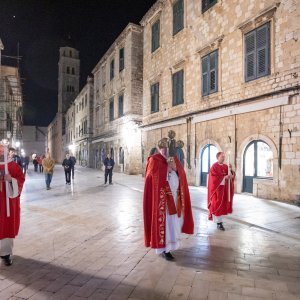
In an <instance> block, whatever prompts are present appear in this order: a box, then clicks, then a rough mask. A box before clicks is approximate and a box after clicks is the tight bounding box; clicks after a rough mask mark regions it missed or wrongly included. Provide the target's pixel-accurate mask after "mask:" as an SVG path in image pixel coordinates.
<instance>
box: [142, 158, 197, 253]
mask: <svg viewBox="0 0 300 300" xmlns="http://www.w3.org/2000/svg"><path fill="white" fill-rule="evenodd" d="M175 162H176V167H177V173H178V177H179V192H178V193H179V197H178V199H177V201H178V202H177V210H176V208H175V211H174V212H173V209H174V205H173V206H172V212H171V211H170V208H171V206H170V204H171V203H172V201H173V202H174V199H173V197H172V193H170V187H169V183H168V181H167V172H168V163H167V160H166V159H165V158H164V157H163V156H162V155H161V154H160V153H158V154H154V155H152V156H150V157H149V158H148V162H147V167H146V176H145V187H144V206H143V209H144V233H145V246H146V247H151V248H156V249H157V248H165V241H166V236H165V234H166V213H167V210H166V208H167V207H168V210H169V212H170V214H174V213H177V215H178V216H181V215H182V217H183V225H182V228H181V231H182V232H183V233H187V234H193V232H194V221H193V215H192V208H191V201H190V194H189V190H188V185H187V180H186V176H185V172H184V169H183V167H182V166H181V164H180V161H179V160H178V159H177V158H175ZM169 203H170V204H169Z"/></svg>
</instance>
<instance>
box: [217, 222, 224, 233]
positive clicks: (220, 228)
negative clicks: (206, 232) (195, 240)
mask: <svg viewBox="0 0 300 300" xmlns="http://www.w3.org/2000/svg"><path fill="white" fill-rule="evenodd" d="M217 228H218V229H219V230H222V231H225V228H224V226H223V223H222V222H221V223H217Z"/></svg>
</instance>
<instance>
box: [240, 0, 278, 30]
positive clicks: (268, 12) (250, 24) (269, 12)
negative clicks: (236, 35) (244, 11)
mask: <svg viewBox="0 0 300 300" xmlns="http://www.w3.org/2000/svg"><path fill="white" fill-rule="evenodd" d="M279 5H280V1H277V2H275V3H274V4H273V5H271V6H268V7H267V8H265V9H263V10H261V11H260V12H259V13H258V15H256V16H255V17H252V18H249V19H247V20H246V21H244V22H243V23H241V24H239V25H238V26H237V28H238V29H240V30H241V31H242V32H243V33H245V32H248V31H250V30H252V29H254V28H256V27H258V26H260V25H261V24H262V23H265V22H267V21H269V20H270V19H271V18H273V16H274V14H275V12H276V10H277V8H278V7H279Z"/></svg>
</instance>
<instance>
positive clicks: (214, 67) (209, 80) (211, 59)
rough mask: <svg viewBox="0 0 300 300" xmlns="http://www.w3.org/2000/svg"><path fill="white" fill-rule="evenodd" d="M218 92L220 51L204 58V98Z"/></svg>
mask: <svg viewBox="0 0 300 300" xmlns="http://www.w3.org/2000/svg"><path fill="white" fill-rule="evenodd" d="M217 91H218V50H217V51H214V52H212V53H210V54H208V55H206V56H204V57H203V58H202V96H206V95H209V94H212V93H215V92H217Z"/></svg>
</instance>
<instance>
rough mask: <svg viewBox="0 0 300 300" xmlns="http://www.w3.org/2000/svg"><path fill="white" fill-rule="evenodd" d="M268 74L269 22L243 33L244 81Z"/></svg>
mask: <svg viewBox="0 0 300 300" xmlns="http://www.w3.org/2000/svg"><path fill="white" fill-rule="evenodd" d="M269 74H270V23H267V24H265V25H263V26H261V27H258V28H256V29H254V30H252V31H250V32H249V33H247V34H246V35H245V81H246V82H247V81H251V80H254V79H257V78H260V77H263V76H266V75H269Z"/></svg>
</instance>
